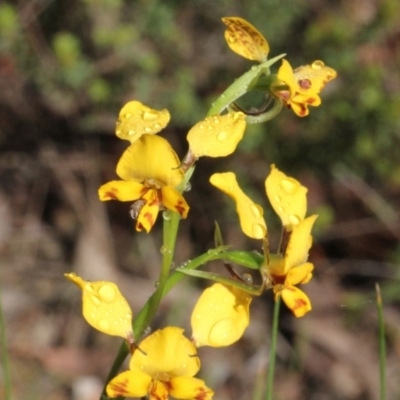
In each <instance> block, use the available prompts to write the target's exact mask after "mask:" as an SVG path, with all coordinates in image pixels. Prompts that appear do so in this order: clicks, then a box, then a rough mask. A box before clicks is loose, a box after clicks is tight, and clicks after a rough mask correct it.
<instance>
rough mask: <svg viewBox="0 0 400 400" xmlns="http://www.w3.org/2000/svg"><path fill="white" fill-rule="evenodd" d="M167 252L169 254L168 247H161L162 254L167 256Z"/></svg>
mask: <svg viewBox="0 0 400 400" xmlns="http://www.w3.org/2000/svg"><path fill="white" fill-rule="evenodd" d="M167 252H168V247H167V246H161V249H160V253H161V254H166V253H167Z"/></svg>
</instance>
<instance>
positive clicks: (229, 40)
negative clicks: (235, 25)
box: [228, 36, 236, 43]
mask: <svg viewBox="0 0 400 400" xmlns="http://www.w3.org/2000/svg"><path fill="white" fill-rule="evenodd" d="M228 42H229V43H236V37H235V36H229V37H228Z"/></svg>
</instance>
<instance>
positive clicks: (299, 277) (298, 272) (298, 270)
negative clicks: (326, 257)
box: [285, 263, 314, 286]
mask: <svg viewBox="0 0 400 400" xmlns="http://www.w3.org/2000/svg"><path fill="white" fill-rule="evenodd" d="M313 269H314V265H313V264H311V263H304V264H301V265H300V266H299V267H295V268H292V269H291V270H290V271H288V273H287V276H286V280H285V285H289V286H293V285H300V284H305V283H307V282H309V281H310V279H311V278H312V271H313Z"/></svg>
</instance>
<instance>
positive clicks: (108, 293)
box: [98, 283, 117, 303]
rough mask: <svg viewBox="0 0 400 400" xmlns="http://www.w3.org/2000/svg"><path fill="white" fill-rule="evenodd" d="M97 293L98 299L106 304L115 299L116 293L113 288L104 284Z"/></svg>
mask: <svg viewBox="0 0 400 400" xmlns="http://www.w3.org/2000/svg"><path fill="white" fill-rule="evenodd" d="M98 293H99V297H100V299H101V300H103V301H105V302H107V303H112V302H113V301H114V300H115V298H116V297H117V292H116V290H115V288H114V286H112V285H110V284H109V283H105V284H104V285H103V286H101V287H100V288H99V290H98Z"/></svg>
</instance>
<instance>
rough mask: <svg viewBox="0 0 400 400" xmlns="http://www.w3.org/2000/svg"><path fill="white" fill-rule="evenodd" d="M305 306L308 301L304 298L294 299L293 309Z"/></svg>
mask: <svg viewBox="0 0 400 400" xmlns="http://www.w3.org/2000/svg"><path fill="white" fill-rule="evenodd" d="M287 289H289V288H287ZM305 306H307V302H306V301H305V300H304V299H296V300H295V301H294V307H293V311H295V310H298V309H299V308H304V307H305Z"/></svg>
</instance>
